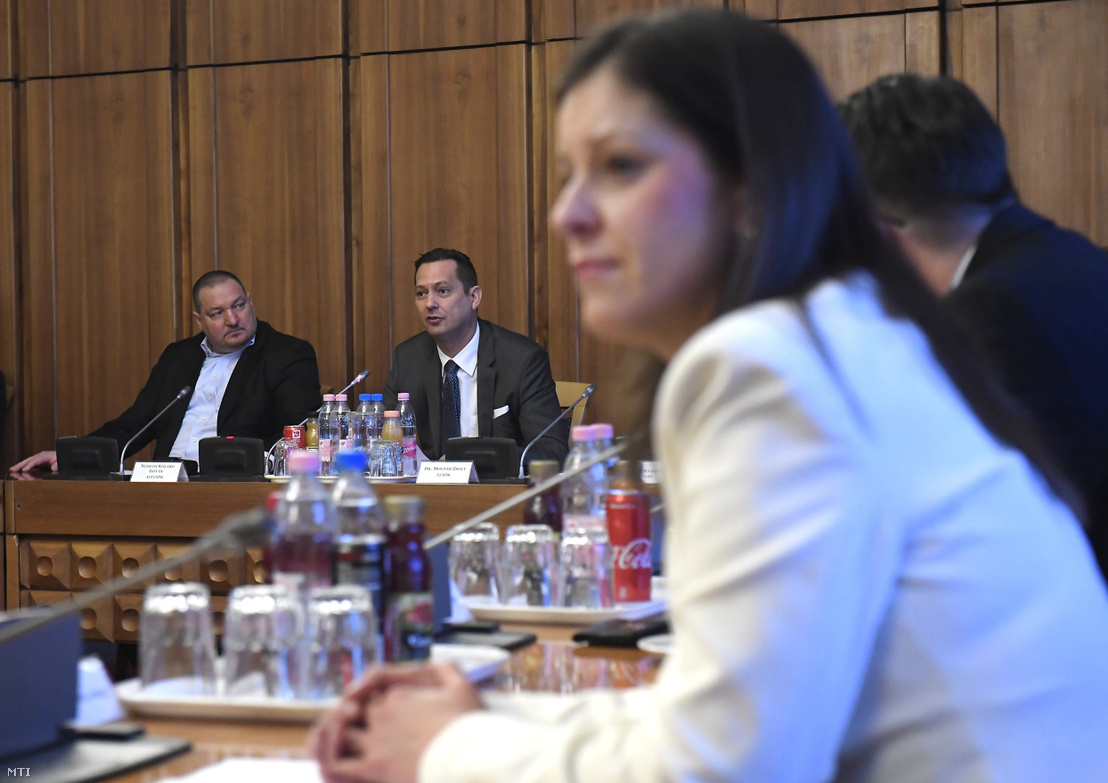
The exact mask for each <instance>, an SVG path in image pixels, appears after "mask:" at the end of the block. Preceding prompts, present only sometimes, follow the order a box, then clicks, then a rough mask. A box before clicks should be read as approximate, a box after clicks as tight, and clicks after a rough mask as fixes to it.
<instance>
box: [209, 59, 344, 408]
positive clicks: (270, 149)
mask: <svg viewBox="0 0 1108 783" xmlns="http://www.w3.org/2000/svg"><path fill="white" fill-rule="evenodd" d="M340 69H341V64H340V62H339V61H338V60H336V59H327V60H308V61H301V62H291V63H272V64H263V65H243V66H231V67H224V68H216V69H214V73H213V74H212V76H211V77H210V78H208V79H206V80H205V79H204V78H201V75H200V74H199V72H198V69H194V70H193V71H192V72H191V73H190V83H189V95H190V102H189V105H190V116H189V129H188V134H189V139H190V145H191V146H193V147H203V146H204V145H205V144H210V145H211V146H212V149H214V154H212V155H211V156H210V160H211V166H210V168H207V160H206V155H207V153H205V152H203V151H198V152H197V154H196V155H195V156H194V157H193V159H192V163H193V165H194V167H195V168H194V169H193V170H190V171H189V172H188V176H190V178H191V177H193V175H194V173H195V177H196V180H195V181H196V183H197V185H198V187H197V188H195V189H193V191H192V194H193V195H192V198H193V203H194V204H196V203H197V202H200V204H199V206H197V207H196V208H194V213H193V214H194V217H196V218H197V219H195V220H194V221H193V223H192V226H191V231H192V237H191V239H192V260H191V266H192V268H191V273H192V274H191V277H192V278H195V277H198V276H199V275H200V274H202V273H203V272H205V271H207V270H209V269H214V268H220V269H228V270H231V271H233V272H234V273H235V274H237V275H238V276H239V277H240V278H241V279H242V281H243V283H244V284H245V285H246V287H247V290H249V291H250V293H251V295H252V297H253V300H254V305H255V308H256V309H257V312H258V317H259V318H261V319H263V320H265V321H268V322H270V323H271V324H272V325H273V326H274V327H276V328H277V329H279V330H281V331H283V332H289V333H291V334H295V335H297V336H298V337H303V338H304V339H307V340H309V341H311V343H312V345H314V346H315V349H316V354H317V356H318V358H319V371H320V380H321V381H322V382H323V384H324V385H325V386H327V385H335V384H337V385H338V386H339V387H340V388H341V387H342V386H344V385H345V380H343V379H345V378H347V377H348V376H349V375H350V374H351V373H350V368H349V367H348V361H347V331H348V326H347V324H348V313H347V308H346V294H345V286H346V277H345V271H344V270H345V260H344V251H343V247H344V243H345V237H344V220H343V140H342V134H343V116H342V75H341V71H340ZM207 90H210V92H209V93H208V94H205V92H206V91H207ZM205 103H207V104H208V105H210V106H211V110H210V112H207V111H203V110H198V111H197V112H196V113H192V107H193V106H196V107H197V108H198V109H200V107H202V106H203V105H204V104H205ZM208 178H210V180H211V183H212V184H211V187H210V189H209V188H207V187H204V186H202V185H201V183H204V182H205V180H206V179H208ZM209 198H210V199H212V200H213V201H212V204H211V205H210V206H205V205H203V203H202V202H203V201H204V200H205V199H209ZM198 213H199V214H198ZM205 213H207V214H210V215H211V221H212V225H211V226H208V225H205V223H204V221H203V220H201V219H199V217H200V216H202V215H204V214H205ZM209 232H210V233H209Z"/></svg>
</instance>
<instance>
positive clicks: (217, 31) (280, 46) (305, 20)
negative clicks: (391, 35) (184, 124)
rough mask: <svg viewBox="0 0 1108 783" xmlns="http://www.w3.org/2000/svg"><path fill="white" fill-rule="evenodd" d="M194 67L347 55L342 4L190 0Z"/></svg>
mask: <svg viewBox="0 0 1108 783" xmlns="http://www.w3.org/2000/svg"><path fill="white" fill-rule="evenodd" d="M185 21H186V30H185V50H186V52H187V62H188V64H189V65H208V64H210V63H216V64H220V63H250V62H264V61H268V60H291V59H298V58H304V57H327V56H334V55H338V54H341V53H342V51H343V41H342V31H343V27H342V21H343V20H342V0H311V2H306V0H234V2H226V0H186V10H185Z"/></svg>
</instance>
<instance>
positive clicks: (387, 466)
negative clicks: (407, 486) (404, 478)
mask: <svg viewBox="0 0 1108 783" xmlns="http://www.w3.org/2000/svg"><path fill="white" fill-rule="evenodd" d="M403 437H404V433H403V431H402V430H401V428H400V411H385V422H384V424H383V425H381V440H382V441H384V442H385V444H387V446H388V456H387V457H386V458H385V459H384V461H383V463H384V464H382V466H381V475H382V476H399V475H402V471H403V465H402V459H403V450H402V447H401V441H402V440H403Z"/></svg>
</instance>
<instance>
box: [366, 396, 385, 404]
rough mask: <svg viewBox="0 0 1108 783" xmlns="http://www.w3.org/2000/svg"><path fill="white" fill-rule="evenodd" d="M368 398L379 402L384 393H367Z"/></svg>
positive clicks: (383, 397)
mask: <svg viewBox="0 0 1108 783" xmlns="http://www.w3.org/2000/svg"><path fill="white" fill-rule="evenodd" d="M369 399H371V400H373V401H374V402H381V401H382V400H383V399H385V395H383V394H371V395H369Z"/></svg>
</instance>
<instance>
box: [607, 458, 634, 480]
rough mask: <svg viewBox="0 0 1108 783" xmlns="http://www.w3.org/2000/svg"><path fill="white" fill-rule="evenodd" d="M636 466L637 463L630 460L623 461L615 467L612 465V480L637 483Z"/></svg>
mask: <svg viewBox="0 0 1108 783" xmlns="http://www.w3.org/2000/svg"><path fill="white" fill-rule="evenodd" d="M635 465H636V463H634V462H631V461H630V460H626V459H621V460H620V461H619V462H617V463H616V464H615V465H612V468H611V475H610V478H613V479H620V480H622V481H630V482H632V483H634V482H635Z"/></svg>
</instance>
